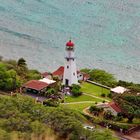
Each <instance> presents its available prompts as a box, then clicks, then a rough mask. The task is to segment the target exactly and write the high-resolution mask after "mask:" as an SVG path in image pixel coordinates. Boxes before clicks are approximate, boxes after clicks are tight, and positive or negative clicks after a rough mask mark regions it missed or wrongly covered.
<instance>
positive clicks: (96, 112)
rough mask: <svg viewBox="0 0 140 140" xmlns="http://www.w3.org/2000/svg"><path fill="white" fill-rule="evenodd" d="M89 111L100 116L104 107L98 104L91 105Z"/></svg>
mask: <svg viewBox="0 0 140 140" xmlns="http://www.w3.org/2000/svg"><path fill="white" fill-rule="evenodd" d="M89 111H90V113H93V114H94V115H95V116H98V115H99V113H101V112H103V108H99V107H97V106H90V108H89Z"/></svg>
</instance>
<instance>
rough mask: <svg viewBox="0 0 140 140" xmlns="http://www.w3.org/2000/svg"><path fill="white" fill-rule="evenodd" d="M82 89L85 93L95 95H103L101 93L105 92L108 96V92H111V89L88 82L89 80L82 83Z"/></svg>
mask: <svg viewBox="0 0 140 140" xmlns="http://www.w3.org/2000/svg"><path fill="white" fill-rule="evenodd" d="M81 91H82V92H83V93H88V94H90V95H94V96H98V97H101V94H102V93H104V94H105V95H106V96H108V94H109V93H110V90H109V89H106V88H103V87H100V86H97V85H94V84H91V83H87V82H83V83H82V84H81Z"/></svg>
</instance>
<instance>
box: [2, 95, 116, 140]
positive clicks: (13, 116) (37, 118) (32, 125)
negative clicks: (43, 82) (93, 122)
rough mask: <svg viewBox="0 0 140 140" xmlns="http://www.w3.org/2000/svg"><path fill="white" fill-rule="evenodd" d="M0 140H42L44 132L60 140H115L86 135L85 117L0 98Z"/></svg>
mask: <svg viewBox="0 0 140 140" xmlns="http://www.w3.org/2000/svg"><path fill="white" fill-rule="evenodd" d="M0 110H1V113H0V139H1V140H4V139H8V140H12V137H13V134H16V138H14V140H18V139H24V140H28V139H31V137H32V136H34V138H36V139H40V140H44V139H45V134H46V131H47V132H48V130H50V131H51V134H52V135H54V138H53V139H54V140H56V139H58V137H57V138H56V137H55V136H56V134H57V135H58V136H59V138H60V139H63V138H67V139H69V140H80V139H81V138H82V139H85V140H92V139H97V140H98V139H99V140H104V139H108V140H114V139H115V138H113V136H112V133H111V132H110V131H105V132H104V131H102V132H100V131H98V130H95V131H93V132H92V131H89V130H86V129H84V128H83V126H82V122H84V120H85V119H84V117H83V116H82V115H81V114H79V113H77V112H74V111H72V110H69V109H65V108H60V107H59V108H58V107H57V108H51V107H45V106H43V105H41V104H38V103H35V101H34V100H33V99H32V98H29V97H24V96H19V95H17V96H14V97H7V96H5V97H4V96H0Z"/></svg>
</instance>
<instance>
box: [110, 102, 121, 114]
mask: <svg viewBox="0 0 140 140" xmlns="http://www.w3.org/2000/svg"><path fill="white" fill-rule="evenodd" d="M108 105H109V106H110V107H111V108H113V109H114V110H115V111H116V112H118V113H119V112H121V109H120V108H119V106H118V105H117V104H116V103H115V102H110V103H108Z"/></svg>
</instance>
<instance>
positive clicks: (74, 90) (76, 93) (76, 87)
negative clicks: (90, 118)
mask: <svg viewBox="0 0 140 140" xmlns="http://www.w3.org/2000/svg"><path fill="white" fill-rule="evenodd" d="M80 89H81V87H80V86H79V85H76V84H73V85H72V87H71V93H72V95H73V96H75V97H77V96H80V95H81V94H82V92H81V91H80Z"/></svg>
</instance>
